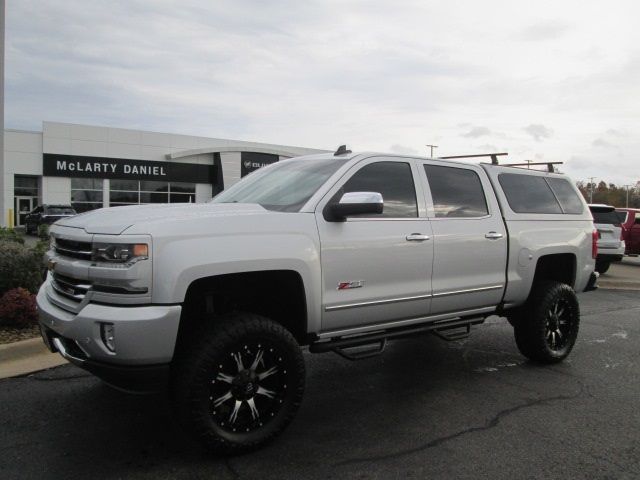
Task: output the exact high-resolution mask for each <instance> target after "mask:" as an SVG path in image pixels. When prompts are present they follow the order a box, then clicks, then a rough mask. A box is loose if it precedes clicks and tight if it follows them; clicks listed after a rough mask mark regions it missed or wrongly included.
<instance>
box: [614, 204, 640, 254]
mask: <svg viewBox="0 0 640 480" xmlns="http://www.w3.org/2000/svg"><path fill="white" fill-rule="evenodd" d="M616 212H618V216H619V217H620V223H621V226H622V235H623V237H624V243H625V245H626V248H625V251H624V253H625V255H640V209H637V208H616Z"/></svg>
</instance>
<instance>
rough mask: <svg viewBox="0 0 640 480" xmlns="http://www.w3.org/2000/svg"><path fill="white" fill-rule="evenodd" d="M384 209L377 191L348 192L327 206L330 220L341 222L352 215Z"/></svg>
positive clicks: (367, 213)
mask: <svg viewBox="0 0 640 480" xmlns="http://www.w3.org/2000/svg"><path fill="white" fill-rule="evenodd" d="M383 209H384V201H383V199H382V195H381V194H380V193H378V192H349V193H345V194H344V195H342V198H341V199H340V201H339V202H338V203H334V204H333V205H330V206H329V213H330V215H329V216H330V218H327V220H328V221H331V222H343V221H344V220H345V219H346V218H347V217H350V216H352V215H373V214H381V213H382V210H383Z"/></svg>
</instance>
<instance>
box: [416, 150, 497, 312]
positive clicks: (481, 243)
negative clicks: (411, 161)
mask: <svg viewBox="0 0 640 480" xmlns="http://www.w3.org/2000/svg"><path fill="white" fill-rule="evenodd" d="M419 163H420V168H419V170H420V174H421V176H422V177H423V179H424V182H425V183H426V184H427V185H428V191H427V192H426V194H427V212H428V214H429V216H430V219H431V226H432V231H433V243H434V254H433V257H434V260H433V274H432V290H433V297H432V301H431V313H432V314H433V315H436V314H443V313H448V312H460V311H464V310H472V309H476V308H484V307H491V306H495V305H498V304H499V303H500V301H501V300H502V296H503V293H504V288H505V283H506V262H507V232H506V229H505V226H504V222H503V220H502V216H501V215H500V210H499V207H498V203H497V200H496V198H495V195H494V193H493V189H492V187H491V185H490V183H489V179H488V178H487V176H486V174H485V173H484V171H483V170H481V169H480V168H479V167H476V166H474V165H462V164H458V163H450V164H442V163H441V162H437V163H436V162H432V161H426V160H425V161H421V162H419Z"/></svg>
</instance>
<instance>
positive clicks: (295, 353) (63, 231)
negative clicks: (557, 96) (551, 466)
mask: <svg viewBox="0 0 640 480" xmlns="http://www.w3.org/2000/svg"><path fill="white" fill-rule="evenodd" d="M51 236H52V247H51V250H50V251H49V252H48V254H47V256H48V264H49V274H48V275H47V279H46V282H45V283H44V285H43V286H42V288H41V289H40V292H39V293H38V297H37V302H38V309H39V312H40V324H41V327H42V333H43V338H44V341H45V343H46V344H47V345H48V346H49V347H50V348H51V350H52V351H58V352H59V353H60V354H61V355H62V356H64V357H65V358H66V359H68V360H69V361H70V362H72V363H74V364H76V365H78V366H80V367H82V368H85V369H86V370H88V371H90V372H93V373H94V374H96V375H97V376H99V377H101V378H102V379H104V380H105V381H106V382H107V383H109V384H111V385H113V386H116V387H119V388H121V389H125V390H130V391H137V392H142V391H153V390H157V389H161V388H166V389H167V390H168V392H169V394H170V396H171V399H172V402H173V405H174V406H175V411H176V414H177V415H178V417H179V419H180V421H181V422H183V424H184V425H185V426H186V427H187V428H188V429H189V430H190V431H191V432H192V433H193V434H194V435H195V436H196V437H197V438H198V439H199V440H200V441H201V442H202V443H203V444H204V445H205V446H206V447H207V448H209V449H211V450H214V451H217V452H239V451H245V450H248V449H250V448H255V447H257V446H259V445H261V444H263V443H264V442H266V441H268V440H270V439H271V438H273V437H275V436H276V435H277V434H278V433H279V432H281V431H282V430H283V429H284V428H285V427H286V425H287V424H288V423H289V422H290V421H291V420H292V418H293V417H294V415H295V412H296V410H297V408H298V406H299V405H300V402H301V400H302V394H303V389H304V382H305V366H304V357H303V355H302V351H301V347H303V346H306V347H307V348H308V350H309V351H310V352H314V353H319V352H329V351H333V352H336V353H339V354H341V355H343V356H344V357H346V358H349V359H359V358H364V357H367V356H370V355H374V354H378V353H381V352H382V351H383V350H384V347H385V345H386V342H387V340H389V339H392V338H397V337H402V336H413V335H418V334H421V333H424V332H431V333H435V334H437V335H438V336H440V337H442V338H444V339H447V340H456V339H459V338H461V337H463V336H465V335H467V334H468V333H469V330H470V328H471V326H472V325H474V324H479V323H482V322H483V321H484V319H485V318H486V317H488V316H490V315H500V316H504V317H506V318H507V319H508V320H509V322H510V323H511V324H512V325H513V327H514V332H515V340H516V343H517V346H518V348H519V349H520V351H521V352H522V353H523V354H524V355H525V356H526V357H528V358H529V359H531V360H532V361H534V362H539V363H553V362H558V361H561V360H563V359H564V358H565V357H566V356H567V355H569V353H570V351H571V349H572V347H573V345H574V343H575V341H576V336H577V334H578V326H579V321H580V312H579V306H578V300H577V298H576V292H582V291H585V290H588V289H590V288H594V284H595V278H596V277H595V274H594V259H595V257H596V255H597V246H596V242H597V232H596V231H594V226H593V221H592V217H591V214H590V212H589V209H588V208H587V205H586V204H585V202H584V200H583V199H582V197H581V195H580V194H579V192H578V191H577V189H576V188H575V186H574V185H573V184H572V182H571V181H569V179H568V178H566V177H565V176H563V175H560V174H557V173H552V172H551V173H549V172H539V171H534V170H527V169H521V168H514V167H505V166H496V165H490V164H480V165H471V164H466V163H460V162H453V161H444V160H439V159H429V158H418V157H411V156H400V155H389V154H377V153H361V154H352V153H350V152H348V151H344V150H343V151H338V152H336V153H335V154H322V155H314V156H307V157H300V158H295V159H291V160H286V161H282V162H278V163H275V164H273V165H271V166H269V167H265V168H263V169H260V170H258V171H256V172H255V173H252V174H251V175H249V176H247V177H245V178H244V179H243V180H242V181H240V182H239V183H237V184H236V185H234V186H233V187H231V188H230V189H228V190H226V191H224V192H222V193H221V194H220V195H218V196H217V197H216V198H214V199H213V200H212V201H211V202H210V203H208V204H196V205H184V204H182V205H149V206H133V207H117V208H108V209H102V210H97V211H93V212H89V213H85V214H82V215H78V216H76V217H72V218H69V219H65V220H61V221H59V222H57V223H56V224H55V225H54V226H53V227H52V228H51Z"/></svg>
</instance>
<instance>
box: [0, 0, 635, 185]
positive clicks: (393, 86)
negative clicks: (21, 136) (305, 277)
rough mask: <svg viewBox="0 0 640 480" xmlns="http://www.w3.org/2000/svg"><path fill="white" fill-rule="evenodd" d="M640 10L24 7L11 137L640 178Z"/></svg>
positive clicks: (625, 4)
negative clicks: (463, 162)
mask: <svg viewBox="0 0 640 480" xmlns="http://www.w3.org/2000/svg"><path fill="white" fill-rule="evenodd" d="M639 19H640V6H639V4H638V2H637V1H615V0H609V1H606V2H600V1H589V2H585V1H584V0H582V1H575V2H574V1H565V0H562V1H559V0H554V1H540V0H538V1H535V2H531V1H526V2H525V1H517V0H512V1H490V0H483V1H472V0H468V1H453V0H448V1H426V0H421V1H407V2H403V1H399V0H395V1H391V0H388V1H381V0H368V1H364V0H363V1H327V0H323V1H312V0H303V1H301V0H288V1H275V0H273V1H258V0H255V1H243V0H231V1H223V0H202V1H195V0H188V1H185V0H180V1H177V0H176V1H159V0H149V1H143V0H137V1H133V0H122V1H115V0H108V1H107V0H105V1H98V0H55V1H54V0H50V1H43V0H39V1H31V0H9V1H7V18H6V85H5V88H6V94H5V95H6V107H5V117H6V120H5V126H6V127H7V128H18V129H27V130H41V128H42V121H43V120H50V121H62V122H72V123H88V124H93V125H104V126H116V127H124V128H139V129H144V130H154V131H161V132H174V133H184V134H191V135H204V136H212V137H220V138H234V139H242V140H253V141H264V142H272V143H281V144H285V145H299V146H307V147H319V148H328V149H333V148H335V147H337V146H338V145H340V144H342V143H346V144H348V145H349V146H350V147H351V148H352V149H355V150H376V151H387V152H389V151H391V152H399V153H419V154H425V153H427V149H426V147H425V144H427V143H435V144H437V145H439V146H440V147H439V149H438V150H436V154H437V155H456V154H466V153H486V152H494V151H508V152H509V160H510V161H512V162H516V161H524V160H557V161H563V162H565V165H564V166H563V170H564V171H566V172H567V173H569V174H570V175H571V176H572V177H573V178H574V179H575V180H584V179H587V177H590V176H594V177H597V179H598V180H600V179H604V180H605V181H607V182H615V183H618V184H629V183H635V182H636V181H638V180H640V162H639V161H638V157H639V154H640V136H639V135H640V28H639V26H638V22H639Z"/></svg>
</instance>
